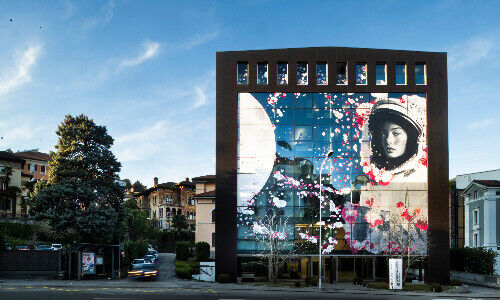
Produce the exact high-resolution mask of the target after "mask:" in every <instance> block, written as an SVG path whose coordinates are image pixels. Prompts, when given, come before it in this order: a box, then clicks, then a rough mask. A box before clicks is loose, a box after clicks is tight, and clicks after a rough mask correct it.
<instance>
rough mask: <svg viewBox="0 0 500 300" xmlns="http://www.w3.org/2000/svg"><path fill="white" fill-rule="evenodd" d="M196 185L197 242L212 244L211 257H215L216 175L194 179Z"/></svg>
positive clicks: (195, 235) (195, 236) (195, 237)
mask: <svg viewBox="0 0 500 300" xmlns="http://www.w3.org/2000/svg"><path fill="white" fill-rule="evenodd" d="M193 183H194V184H196V194H195V196H194V200H195V201H196V229H195V234H194V239H195V242H207V243H208V244H210V253H211V256H215V175H205V176H200V177H194V178H193Z"/></svg>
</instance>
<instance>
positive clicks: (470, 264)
mask: <svg viewBox="0 0 500 300" xmlns="http://www.w3.org/2000/svg"><path fill="white" fill-rule="evenodd" d="M496 255H497V254H496V253H495V251H493V250H492V249H486V248H483V247H476V248H469V247H465V248H452V249H450V269H452V270H455V271H461V272H469V273H476V274H490V275H491V274H493V272H494V270H495V258H496Z"/></svg>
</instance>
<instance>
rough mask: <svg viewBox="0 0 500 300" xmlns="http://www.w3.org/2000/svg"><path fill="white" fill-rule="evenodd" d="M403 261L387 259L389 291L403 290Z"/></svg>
mask: <svg viewBox="0 0 500 300" xmlns="http://www.w3.org/2000/svg"><path fill="white" fill-rule="evenodd" d="M402 273H403V260H402V259H400V258H390V259H389V289H391V290H401V289H403V283H402V278H403V274H402Z"/></svg>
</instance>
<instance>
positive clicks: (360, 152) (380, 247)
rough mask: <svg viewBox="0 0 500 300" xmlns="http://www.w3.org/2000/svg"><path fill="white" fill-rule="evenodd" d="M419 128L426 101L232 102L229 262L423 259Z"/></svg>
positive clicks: (417, 97)
mask: <svg viewBox="0 0 500 300" xmlns="http://www.w3.org/2000/svg"><path fill="white" fill-rule="evenodd" d="M426 119H427V118H426V95H425V94H404V93H399V94H368V93H352V94H351V93H350V94H343V93H312V94H310V93H286V94H285V93H271V94H269V93H240V94H239V95H238V144H237V153H238V159H237V167H238V168H237V170H238V174H237V211H236V213H237V226H238V238H237V244H236V245H237V252H238V253H239V254H255V253H260V252H262V251H269V249H270V246H271V242H272V243H278V244H279V245H280V246H279V247H280V249H281V250H282V251H284V252H292V253H296V254H314V253H317V250H318V246H321V249H322V251H323V253H324V254H335V253H344V254H345V253H352V254H357V253H361V254H363V253H365V254H390V253H395V252H398V251H401V247H400V246H398V245H397V244H396V242H397V241H398V240H400V237H402V236H411V237H412V241H414V242H413V244H412V245H411V251H412V252H413V253H417V254H425V253H426V251H427V250H426V249H427V248H426V245H427V144H426V143H427V139H426V136H425V134H426V130H425V128H426V126H427V124H426ZM329 152H332V153H333V154H332V155H331V156H330V157H327V153H329ZM320 193H321V197H320ZM320 207H321V208H320ZM320 209H321V212H322V218H321V221H322V222H324V226H322V231H321V235H322V244H321V245H318V242H319V226H318V225H317V223H318V222H319V221H320V220H319V211H320ZM276 238H277V240H276Z"/></svg>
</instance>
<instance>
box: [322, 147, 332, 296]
mask: <svg viewBox="0 0 500 300" xmlns="http://www.w3.org/2000/svg"><path fill="white" fill-rule="evenodd" d="M332 154H333V150H328V153H326V155H325V158H324V159H323V162H322V163H321V168H320V169H319V246H318V249H319V262H318V269H319V279H318V289H320V290H321V226H322V225H323V221H322V215H321V209H322V207H321V206H322V205H321V204H322V201H321V200H322V199H321V192H322V189H323V182H322V180H321V174H322V172H323V165H324V164H325V162H326V160H327V159H329V158H330V156H332Z"/></svg>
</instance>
